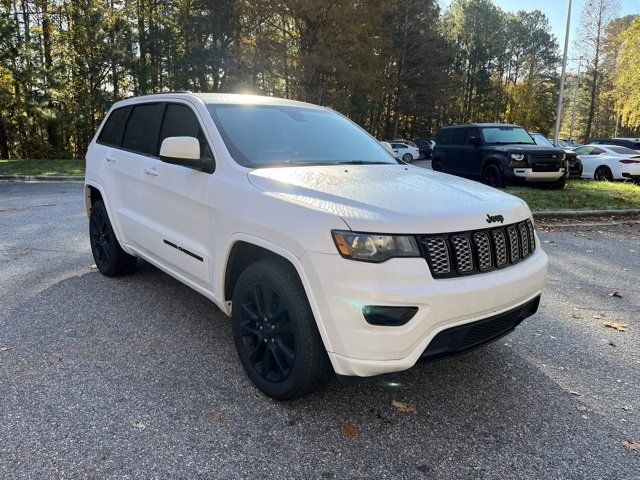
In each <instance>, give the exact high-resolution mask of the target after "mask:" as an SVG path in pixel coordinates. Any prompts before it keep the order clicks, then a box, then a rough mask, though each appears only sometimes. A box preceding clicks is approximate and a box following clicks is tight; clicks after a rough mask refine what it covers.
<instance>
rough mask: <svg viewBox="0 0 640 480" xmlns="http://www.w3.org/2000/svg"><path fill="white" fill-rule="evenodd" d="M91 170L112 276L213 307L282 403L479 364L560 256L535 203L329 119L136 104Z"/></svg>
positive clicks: (524, 312)
mask: <svg viewBox="0 0 640 480" xmlns="http://www.w3.org/2000/svg"><path fill="white" fill-rule="evenodd" d="M86 159H87V169H86V188H85V194H86V198H85V200H86V209H87V213H88V215H89V233H90V239H91V249H92V252H93V255H94V258H95V262H96V265H97V267H98V269H99V270H100V272H102V273H103V274H105V275H107V276H115V275H122V274H126V273H130V272H132V271H133V269H134V267H135V264H136V259H137V258H138V257H139V258H142V259H144V260H146V261H148V262H150V263H152V264H153V265H155V266H157V267H158V268H160V269H162V270H164V271H165V272H167V273H168V274H170V275H172V276H173V277H175V278H176V279H178V280H180V281H181V282H183V283H185V284H187V285H188V286H190V287H191V288H193V289H195V290H197V291H198V292H200V293H202V294H203V295H205V296H206V297H208V298H209V299H211V300H212V301H213V303H215V304H216V305H217V306H218V307H219V308H220V309H221V310H222V311H223V312H225V313H226V314H227V315H229V316H231V321H232V326H233V336H234V340H235V344H236V347H237V351H238V355H239V358H240V361H241V362H242V365H243V366H244V369H245V370H246V372H247V374H248V376H249V377H250V378H251V380H252V381H253V382H254V383H255V384H256V385H257V387H258V388H260V389H261V390H262V391H263V392H265V393H266V394H267V395H270V396H271V397H274V398H278V399H289V398H295V397H300V396H302V395H305V394H307V393H309V392H310V391H312V390H313V389H314V388H316V387H318V386H320V385H321V384H322V383H323V381H325V380H326V379H327V378H328V376H329V375H330V374H331V371H334V372H335V373H337V374H338V375H339V377H340V378H341V379H343V380H358V379H359V378H361V377H374V376H377V375H381V374H385V373H390V372H397V371H400V370H405V369H408V368H410V367H411V366H413V365H414V364H415V363H416V362H418V361H419V360H426V361H430V360H435V359H438V358H443V357H447V356H452V355H456V354H459V353H463V352H466V351H468V350H471V349H473V348H475V347H478V346H480V345H483V344H485V343H487V342H489V341H492V340H495V339H496V338H498V337H500V336H501V335H503V334H505V333H508V332H510V331H511V330H512V329H513V328H514V327H515V326H516V325H518V323H520V322H521V321H522V320H523V319H524V318H526V317H527V316H529V315H531V314H533V313H534V312H535V311H536V309H537V307H538V303H539V300H540V293H541V290H542V287H543V284H544V280H545V273H546V269H547V256H546V255H545V253H544V252H543V251H542V250H541V248H540V244H539V242H538V241H537V240H536V235H535V234H534V231H533V224H532V219H531V212H530V211H529V208H528V207H527V205H526V204H525V203H524V202H523V201H522V200H519V199H518V198H515V197H513V196H511V195H507V194H505V193H502V192H501V191H499V190H496V189H493V188H490V187H487V186H485V185H481V184H479V183H475V182H472V181H469V180H465V179H462V178H458V177H454V176H450V175H446V174H443V173H438V172H434V171H430V170H426V169H423V168H419V167H415V166H411V165H406V164H404V163H401V162H399V161H398V160H396V159H395V158H393V156H392V155H391V154H389V153H388V151H387V150H386V149H385V148H384V147H383V146H381V145H380V144H379V143H378V142H377V141H376V140H375V139H374V138H373V137H371V136H370V135H369V134H367V133H366V132H365V131H364V130H362V129H361V128H360V127H358V126H357V125H356V124H354V123H352V122H351V121H349V120H348V119H346V118H345V117H343V116H342V115H340V114H338V113H336V112H334V111H332V110H330V109H327V108H322V107H318V106H315V105H310V104H306V103H300V102H295V101H289V100H281V99H276V98H269V97H259V96H243V95H224V94H192V93H166V94H159V95H149V96H144V97H138V98H131V99H128V100H124V101H121V102H118V103H116V104H115V105H114V106H113V107H112V108H111V110H110V111H109V114H108V115H107V116H106V119H105V120H104V121H103V123H102V125H101V126H100V129H99V130H98V133H97V134H96V136H95V138H94V139H93V141H92V142H91V144H90V146H89V149H88V152H87V157H86Z"/></svg>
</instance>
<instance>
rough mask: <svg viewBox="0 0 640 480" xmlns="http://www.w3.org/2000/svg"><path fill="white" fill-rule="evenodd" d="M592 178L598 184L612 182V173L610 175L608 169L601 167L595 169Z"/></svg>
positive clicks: (604, 166)
mask: <svg viewBox="0 0 640 480" xmlns="http://www.w3.org/2000/svg"><path fill="white" fill-rule="evenodd" d="M593 178H594V179H595V180H598V181H600V182H613V173H611V169H610V168H609V167H607V166H606V165H601V166H599V167H598V168H596V171H595V172H594V174H593Z"/></svg>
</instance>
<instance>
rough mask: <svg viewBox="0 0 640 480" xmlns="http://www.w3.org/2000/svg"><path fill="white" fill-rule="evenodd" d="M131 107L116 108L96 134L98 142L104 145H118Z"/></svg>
mask: <svg viewBox="0 0 640 480" xmlns="http://www.w3.org/2000/svg"><path fill="white" fill-rule="evenodd" d="M130 111H131V107H121V108H116V109H115V110H114V111H113V112H111V115H109V118H107V121H106V122H105V123H104V127H102V130H101V131H100V135H98V142H100V143H104V144H105V145H113V146H114V147H119V146H120V144H121V143H122V133H123V132H124V124H125V123H126V121H127V117H128V116H129V112H130Z"/></svg>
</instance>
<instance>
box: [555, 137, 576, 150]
mask: <svg viewBox="0 0 640 480" xmlns="http://www.w3.org/2000/svg"><path fill="white" fill-rule="evenodd" d="M551 143H553V142H551ZM580 145H582V144H581V143H580V142H579V141H577V140H575V139H573V138H572V139H568V138H559V139H558V144H557V145H556V146H558V147H561V148H576V147H579V146H580Z"/></svg>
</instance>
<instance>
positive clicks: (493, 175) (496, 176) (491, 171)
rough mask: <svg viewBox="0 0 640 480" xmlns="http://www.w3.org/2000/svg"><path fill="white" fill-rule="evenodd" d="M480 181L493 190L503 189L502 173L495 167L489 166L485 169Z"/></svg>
mask: <svg viewBox="0 0 640 480" xmlns="http://www.w3.org/2000/svg"><path fill="white" fill-rule="evenodd" d="M482 181H483V183H485V184H487V185H489V186H490V187H494V188H503V187H504V179H503V178H502V172H501V171H500V169H499V168H498V166H497V165H493V164H492V165H489V166H487V167H485V169H484V172H482Z"/></svg>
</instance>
